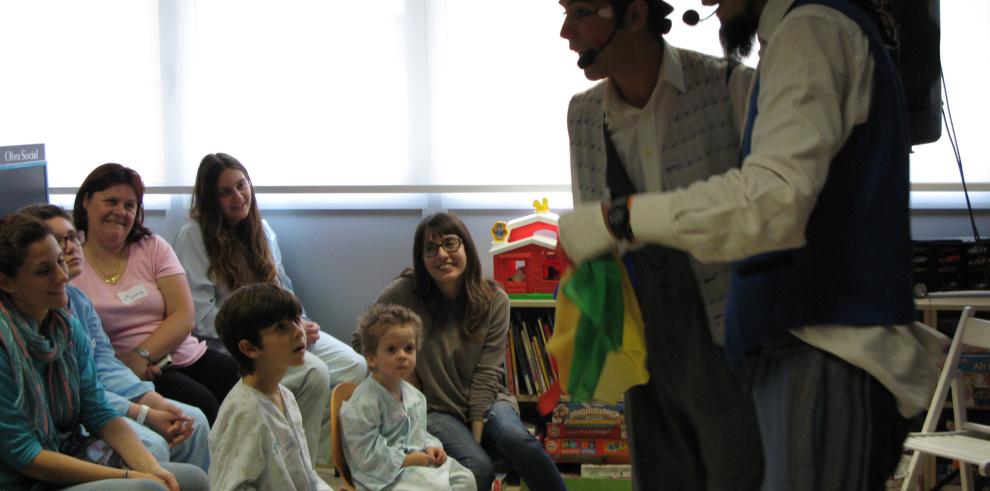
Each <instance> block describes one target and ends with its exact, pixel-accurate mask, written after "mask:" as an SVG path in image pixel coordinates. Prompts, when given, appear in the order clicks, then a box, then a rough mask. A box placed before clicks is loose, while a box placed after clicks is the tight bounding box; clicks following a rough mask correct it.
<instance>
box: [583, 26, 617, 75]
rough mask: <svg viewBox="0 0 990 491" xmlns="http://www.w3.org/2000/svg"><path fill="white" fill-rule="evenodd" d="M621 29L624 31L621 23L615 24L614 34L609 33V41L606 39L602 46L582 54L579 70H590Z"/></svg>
mask: <svg viewBox="0 0 990 491" xmlns="http://www.w3.org/2000/svg"><path fill="white" fill-rule="evenodd" d="M619 29H622V22H621V21H619V22H616V23H615V27H613V28H612V32H610V33H608V39H606V40H605V42H604V43H602V45H601V46H599V47H597V48H592V49H589V50H587V51H585V52H583V53H581V55H580V56H578V61H577V66H578V68H580V69H582V70H584V69H585V68H588V67H589V66H591V65H593V64H594V63H595V58H597V57H598V53H601V52H602V50H604V49H605V47H606V46H608V43H611V42H612V38H614V37H615V33H617V32H619Z"/></svg>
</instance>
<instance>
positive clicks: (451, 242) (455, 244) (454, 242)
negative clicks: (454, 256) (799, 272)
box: [423, 235, 461, 257]
mask: <svg viewBox="0 0 990 491" xmlns="http://www.w3.org/2000/svg"><path fill="white" fill-rule="evenodd" d="M441 247H443V250H445V251H447V252H457V250H458V249H460V248H461V238H460V237H458V236H456V235H451V236H450V237H444V238H443V240H441V241H440V242H439V243H437V242H427V243H426V244H425V245H423V257H434V256H436V255H437V253H439V252H440V248H441Z"/></svg>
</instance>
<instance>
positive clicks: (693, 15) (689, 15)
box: [681, 9, 718, 26]
mask: <svg viewBox="0 0 990 491" xmlns="http://www.w3.org/2000/svg"><path fill="white" fill-rule="evenodd" d="M715 12H718V9H715V10H713V11H712V13H710V14H708V15H706V16H705V18H704V19H702V18H701V16H700V15H698V11H697V10H685V11H684V15H682V16H681V20H682V21H684V23H685V24H687V25H689V26H696V25H698V24H700V23H702V22H704V21H706V20H708V19H709V18H711V16H713V15H715Z"/></svg>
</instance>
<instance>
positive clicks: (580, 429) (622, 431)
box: [546, 423, 626, 439]
mask: <svg viewBox="0 0 990 491" xmlns="http://www.w3.org/2000/svg"><path fill="white" fill-rule="evenodd" d="M546 431H547V438H611V439H616V438H623V439H624V438H626V426H625V425H623V424H609V425H602V426H591V425H581V426H572V425H567V424H563V423H547V429H546Z"/></svg>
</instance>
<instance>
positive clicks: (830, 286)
mask: <svg viewBox="0 0 990 491" xmlns="http://www.w3.org/2000/svg"><path fill="white" fill-rule="evenodd" d="M808 4H820V5H824V6H827V7H830V8H832V9H835V10H837V11H839V12H841V13H842V14H844V15H846V16H847V17H849V18H850V19H852V20H854V21H855V22H856V23H857V24H859V26H860V28H861V29H862V30H863V31H864V32H865V33H866V35H867V37H868V38H869V42H870V51H871V53H872V55H873V60H874V69H873V79H874V86H873V94H872V98H871V101H870V118H869V120H868V121H866V122H865V123H863V124H860V125H858V126H856V127H855V128H854V129H853V132H852V134H851V135H850V137H849V140H848V141H847V142H846V143H845V145H844V146H843V147H842V149H841V150H840V151H839V153H838V154H837V155H836V156H835V158H834V159H833V160H832V164H831V167H830V169H829V174H828V178H827V180H826V183H825V186H824V188H823V189H822V191H821V193H820V194H819V196H818V200H817V203H816V206H815V208H814V210H813V211H812V213H811V217H810V220H809V222H808V225H807V229H806V231H805V237H806V239H807V244H806V245H805V246H804V247H801V248H799V249H792V250H784V251H776V252H770V253H765V254H760V255H757V256H753V257H750V258H747V259H744V260H741V261H737V262H735V263H734V264H733V265H732V267H731V279H730V286H729V293H728V299H727V305H726V319H725V329H726V353H727V356H728V357H729V361H730V364H732V365H733V366H735V365H737V364H738V362H739V361H740V359H741V358H742V357H743V355H745V354H746V353H747V352H749V351H751V350H753V349H754V348H756V347H759V346H761V345H765V344H767V343H773V342H775V341H779V340H781V339H783V338H785V337H786V336H787V332H788V331H789V330H791V329H795V328H799V327H802V326H813V325H821V324H840V325H851V326H870V325H888V324H906V323H909V322H911V321H912V320H913V319H914V305H913V301H912V296H911V295H912V294H911V281H912V279H911V231H910V223H909V219H910V215H909V207H908V192H909V176H908V152H909V150H910V145H909V140H908V129H907V115H906V110H905V103H904V97H903V93H902V90H901V85H900V81H899V79H898V76H897V71H896V69H895V67H894V64H893V62H892V61H891V59H890V56H889V55H888V54H887V51H886V49H885V48H884V46H883V43H882V41H881V37H880V33H879V31H878V30H877V28H876V26H875V25H874V24H873V23H872V22H871V20H870V19H869V17H868V16H867V15H866V14H865V13H864V12H863V11H862V10H860V9H859V8H858V7H855V6H853V5H852V4H850V3H848V2H846V1H844V0H799V1H797V2H795V3H794V5H793V6H792V7H791V8H792V9H793V8H796V7H799V6H802V5H808ZM758 92H759V80H757V82H756V87H754V89H753V93H752V95H751V101H750V108H749V114H748V116H747V121H746V129H745V131H744V134H743V143H742V148H741V150H740V152H741V159H745V157H746V156H747V155H748V154H749V152H750V145H751V138H752V132H753V123H754V122H755V121H756V118H757V113H758V109H759V108H758V107H757V104H756V102H757V94H758ZM740 161H742V160H740Z"/></svg>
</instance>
